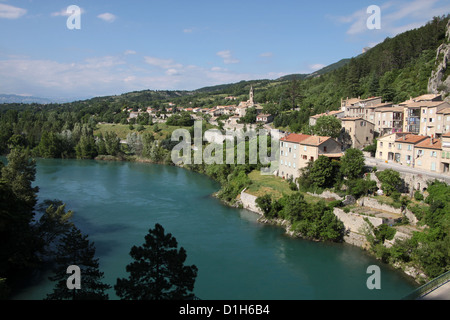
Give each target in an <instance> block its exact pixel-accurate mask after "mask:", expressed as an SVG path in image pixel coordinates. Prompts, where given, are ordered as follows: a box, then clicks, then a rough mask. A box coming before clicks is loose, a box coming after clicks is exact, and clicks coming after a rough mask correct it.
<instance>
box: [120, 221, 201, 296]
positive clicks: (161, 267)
mask: <svg viewBox="0 0 450 320" xmlns="http://www.w3.org/2000/svg"><path fill="white" fill-rule="evenodd" d="M177 247H178V243H177V241H176V239H175V238H174V237H173V236H172V235H171V234H170V233H169V234H166V233H165V231H164V228H163V227H162V226H161V225H160V224H156V225H155V228H154V229H150V230H149V232H148V234H147V235H146V236H145V242H144V244H143V245H142V246H139V247H138V246H133V247H132V248H131V251H130V256H131V257H132V258H133V259H134V261H133V262H131V263H130V264H129V265H127V267H126V271H127V272H128V273H129V277H128V279H126V278H119V279H117V284H116V285H115V286H114V289H115V290H116V293H117V295H118V296H119V297H120V298H121V299H124V300H185V299H192V298H193V297H194V295H193V293H192V291H193V290H194V284H195V279H196V277H197V267H196V266H195V265H192V266H185V265H184V263H185V261H186V258H187V255H186V250H184V248H183V247H181V248H180V249H179V250H178V249H177Z"/></svg>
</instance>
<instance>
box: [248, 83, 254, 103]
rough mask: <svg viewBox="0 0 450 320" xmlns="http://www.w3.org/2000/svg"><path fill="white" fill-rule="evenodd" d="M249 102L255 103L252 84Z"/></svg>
mask: <svg viewBox="0 0 450 320" xmlns="http://www.w3.org/2000/svg"><path fill="white" fill-rule="evenodd" d="M249 102H250V104H251V105H254V104H255V100H254V92H253V86H250V100H249Z"/></svg>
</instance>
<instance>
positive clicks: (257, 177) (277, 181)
mask: <svg viewBox="0 0 450 320" xmlns="http://www.w3.org/2000/svg"><path fill="white" fill-rule="evenodd" d="M248 177H249V178H250V180H251V181H252V184H251V185H250V187H248V189H247V190H246V192H247V193H249V194H252V195H254V196H257V197H260V196H263V195H265V194H267V193H268V194H270V195H271V196H272V198H273V199H279V198H281V197H282V196H283V195H290V194H292V193H294V192H296V191H293V190H291V188H290V187H289V183H288V182H287V181H286V180H283V179H282V178H280V177H277V176H273V175H262V174H261V172H259V171H258V170H255V171H253V172H250V173H249V174H248ZM302 194H303V196H304V197H305V200H306V201H307V202H310V203H315V202H318V201H320V200H322V199H321V198H319V197H314V196H311V195H309V194H307V193H302Z"/></svg>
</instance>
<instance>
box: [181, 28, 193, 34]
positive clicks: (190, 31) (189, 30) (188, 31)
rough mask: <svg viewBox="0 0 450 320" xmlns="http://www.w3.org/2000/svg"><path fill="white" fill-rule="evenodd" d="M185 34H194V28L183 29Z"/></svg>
mask: <svg viewBox="0 0 450 320" xmlns="http://www.w3.org/2000/svg"><path fill="white" fill-rule="evenodd" d="M183 32H184V33H192V32H194V29H192V28H186V29H183Z"/></svg>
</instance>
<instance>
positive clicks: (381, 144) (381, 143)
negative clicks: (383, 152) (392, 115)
mask: <svg viewBox="0 0 450 320" xmlns="http://www.w3.org/2000/svg"><path fill="white" fill-rule="evenodd" d="M390 146H391V144H390V143H389V147H390ZM380 147H381V148H382V147H383V142H381V141H380Z"/></svg>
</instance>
